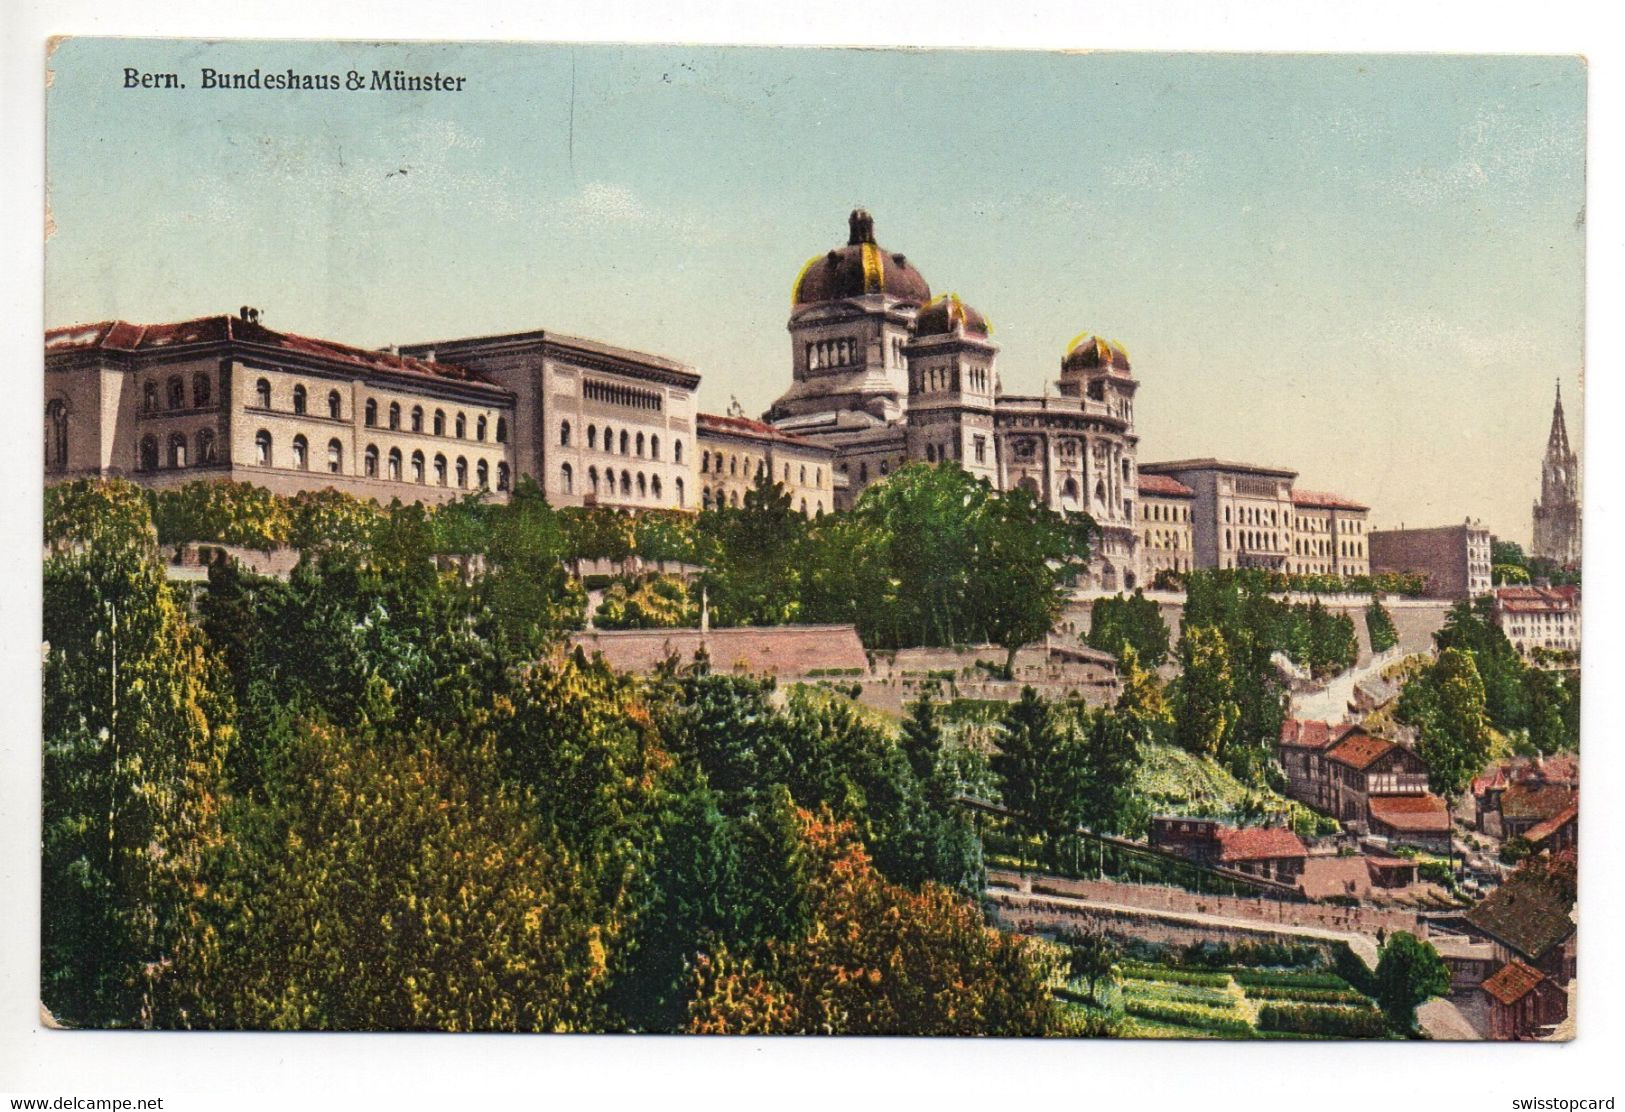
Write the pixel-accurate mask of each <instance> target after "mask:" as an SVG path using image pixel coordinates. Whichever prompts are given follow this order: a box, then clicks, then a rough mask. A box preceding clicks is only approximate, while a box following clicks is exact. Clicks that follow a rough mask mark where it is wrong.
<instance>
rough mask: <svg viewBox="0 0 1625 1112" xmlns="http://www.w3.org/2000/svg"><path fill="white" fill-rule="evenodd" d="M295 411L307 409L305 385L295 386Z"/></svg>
mask: <svg viewBox="0 0 1625 1112" xmlns="http://www.w3.org/2000/svg"><path fill="white" fill-rule="evenodd" d="M293 411H294V412H295V413H304V411H305V388H304V387H303V386H295V387H294V388H293Z"/></svg>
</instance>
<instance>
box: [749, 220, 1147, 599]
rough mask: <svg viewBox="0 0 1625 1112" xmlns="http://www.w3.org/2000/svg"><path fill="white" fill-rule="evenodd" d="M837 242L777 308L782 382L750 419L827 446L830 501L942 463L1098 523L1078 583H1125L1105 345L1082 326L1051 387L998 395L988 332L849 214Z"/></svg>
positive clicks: (1125, 430)
mask: <svg viewBox="0 0 1625 1112" xmlns="http://www.w3.org/2000/svg"><path fill="white" fill-rule="evenodd" d="M848 223H849V236H848V239H847V243H846V245H845V246H844V247H837V248H835V249H833V250H831V251H829V252H828V253H827V254H825V255H820V256H814V257H813V258H812V259H811V260H809V261H808V263H807V264H806V265H805V266H804V267H802V270H801V274H800V275H799V276H798V277H797V279H796V284H795V288H794V292H793V298H792V301H793V308H792V311H791V314H790V320H789V331H790V339H791V357H790V377H791V383H790V387H789V389H788V390H786V391H785V393H784V394H783V395H781V396H780V398H779V399H778V400H777V401H776V402H774V404H773V406H772V407H771V408H770V409H769V410H768V412H767V414H766V415H765V420H766V421H767V422H769V423H771V424H772V425H773V426H774V427H775V428H777V429H778V430H779V431H781V432H786V433H791V434H794V435H798V436H802V437H805V438H806V439H809V440H812V441H815V442H817V443H819V444H821V445H825V446H827V447H828V448H830V449H831V450H832V451H833V453H834V468H835V473H836V480H835V481H836V486H835V505H836V507H837V508H840V509H847V508H850V507H851V505H852V504H853V503H854V502H855V501H856V499H857V498H858V497H859V496H860V495H861V494H862V492H863V490H864V489H865V488H866V487H867V486H868V485H869V484H870V483H873V482H877V481H879V480H880V479H882V478H884V477H885V476H886V475H888V474H890V473H891V472H892V471H894V470H895V469H897V468H898V467H901V466H903V465H904V464H906V463H908V462H911V461H923V462H927V463H940V462H949V461H952V462H954V463H957V464H958V465H959V466H961V467H963V468H964V469H965V470H966V471H968V472H970V473H971V474H972V475H976V476H978V477H980V478H983V479H985V480H987V482H988V483H990V484H991V485H993V486H994V487H995V488H997V489H1000V490H1012V489H1015V488H1018V487H1020V488H1023V489H1026V490H1028V491H1030V492H1031V493H1032V494H1033V496H1034V497H1035V498H1037V499H1038V500H1039V501H1040V502H1042V503H1044V504H1045V505H1047V506H1049V507H1050V508H1051V509H1054V510H1056V511H1058V512H1060V513H1063V514H1081V513H1088V514H1090V515H1091V516H1092V517H1093V518H1094V520H1095V522H1096V524H1097V525H1098V526H1099V527H1100V534H1099V536H1098V537H1097V538H1096V542H1095V546H1094V552H1093V565H1092V568H1091V578H1092V579H1093V580H1094V582H1095V583H1096V584H1097V585H1099V586H1102V587H1105V588H1108V589H1114V588H1116V589H1121V588H1132V587H1134V586H1136V585H1137V584H1138V583H1139V582H1140V580H1141V577H1142V572H1141V570H1140V567H1139V553H1138V548H1139V545H1138V542H1137V527H1138V525H1139V522H1138V520H1137V518H1136V516H1135V506H1134V503H1135V499H1136V483H1137V470H1136V465H1135V453H1136V445H1137V442H1138V438H1137V437H1136V435H1135V433H1134V394H1135V390H1136V388H1137V386H1138V383H1137V382H1136V381H1135V380H1134V378H1133V375H1132V372H1131V370H1130V366H1129V360H1128V356H1127V355H1126V353H1124V351H1123V349H1122V348H1121V347H1120V346H1119V345H1115V344H1110V343H1107V342H1106V341H1104V340H1100V339H1098V338H1097V337H1093V336H1089V337H1086V338H1083V339H1080V340H1079V341H1077V342H1075V343H1073V344H1072V346H1071V347H1070V348H1069V349H1068V351H1067V353H1066V356H1065V358H1064V359H1063V361H1062V364H1061V374H1060V380H1059V382H1058V383H1057V391H1058V395H1041V396H1015V395H1008V394H1005V393H1004V392H1003V390H1002V388H1001V386H1000V382H999V373H998V351H999V349H998V345H997V344H995V343H994V342H993V341H992V339H991V336H992V327H991V325H990V324H989V323H988V321H987V319H986V318H985V317H983V316H982V314H980V313H978V312H977V311H976V310H975V309H973V308H971V307H970V306H968V305H966V304H965V303H964V302H962V301H960V300H959V299H958V298H957V297H955V296H953V295H951V294H950V295H947V296H945V297H940V298H936V299H933V298H932V296H931V290H930V287H929V285H928V284H927V283H926V281H925V279H924V277H923V276H922V275H921V274H920V273H919V271H917V270H915V269H914V267H913V266H912V265H911V264H910V263H909V262H908V260H907V258H906V257H905V256H903V255H902V254H900V253H895V252H891V251H887V250H885V249H884V248H882V247H881V246H880V245H879V243H878V242H877V241H876V240H875V236H874V221H873V220H872V219H871V218H870V216H869V214H868V213H866V212H864V211H863V210H861V209H860V210H857V211H855V212H853V213H852V215H851V217H850V219H849V222H848Z"/></svg>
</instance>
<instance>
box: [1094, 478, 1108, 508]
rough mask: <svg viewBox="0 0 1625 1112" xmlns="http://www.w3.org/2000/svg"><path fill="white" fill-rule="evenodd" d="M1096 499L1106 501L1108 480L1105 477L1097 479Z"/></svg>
mask: <svg viewBox="0 0 1625 1112" xmlns="http://www.w3.org/2000/svg"><path fill="white" fill-rule="evenodd" d="M1095 501H1096V502H1104V501H1106V481H1105V480H1104V479H1096V480H1095Z"/></svg>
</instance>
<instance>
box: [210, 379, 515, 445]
mask: <svg viewBox="0 0 1625 1112" xmlns="http://www.w3.org/2000/svg"><path fill="white" fill-rule="evenodd" d="M199 377H200V378H202V376H199ZM254 404H255V405H256V406H257V407H258V408H260V409H270V408H271V381H270V380H269V379H265V378H262V379H259V380H258V381H257V382H255V383H254ZM293 412H294V414H295V415H296V416H300V417H303V416H305V415H306V414H307V413H309V412H310V394H309V392H308V391H307V390H306V389H305V387H304V386H303V385H299V384H296V385H295V386H294V388H293ZM327 416H328V417H329V418H331V419H332V420H334V421H342V420H343V419H344V397H343V395H342V394H341V393H340V392H339V391H337V390H329V391H328V392H327ZM424 418H425V412H424V409H423V407H422V406H421V405H414V406H413V407H412V411H411V413H410V414H409V415H408V419H409V422H410V429H411V431H412V432H416V433H421V432H423V431H424ZM388 419H389V427H390V428H391V429H395V430H399V429H400V427H401V403H400V402H390V403H389V411H388ZM364 420H365V422H366V425H367V427H368V428H377V427H378V399H376V398H368V399H367V404H366V407H365V410H364ZM429 421H430V428H431V431H432V433H433V435H435V436H445V435H446V428H447V423H446V411H445V410H443V409H437V410H435V411H434V415H433V417H431V418H430V419H429ZM451 428H452V430H453V431H452V435H453V436H455V437H456V438H457V439H458V440H467V439H468V415H467V414H465V413H458V414H457V415H456V416H455V417H454V418H453V419H452V422H451ZM488 430H489V424H488V421H487V418H486V417H485V416H484V415H481V416H478V417H476V418H475V419H474V439H475V440H479V441H484V440H485V438H486V435H487V432H488ZM496 434H497V435H496V439H497V443H498V444H502V443H505V442H506V441H507V439H508V421H507V418H505V417H498V418H497V427H496Z"/></svg>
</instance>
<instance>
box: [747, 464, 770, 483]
mask: <svg viewBox="0 0 1625 1112" xmlns="http://www.w3.org/2000/svg"><path fill="white" fill-rule="evenodd" d="M745 468H746V469H747V470H749V468H750V460H746V461H745ZM766 474H767V461H766V460H765V459H759V460H757V461H756V477H757V478H758V479H760V478H761V477H762V476H763V475H766Z"/></svg>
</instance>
